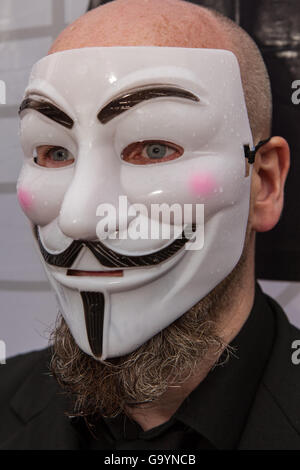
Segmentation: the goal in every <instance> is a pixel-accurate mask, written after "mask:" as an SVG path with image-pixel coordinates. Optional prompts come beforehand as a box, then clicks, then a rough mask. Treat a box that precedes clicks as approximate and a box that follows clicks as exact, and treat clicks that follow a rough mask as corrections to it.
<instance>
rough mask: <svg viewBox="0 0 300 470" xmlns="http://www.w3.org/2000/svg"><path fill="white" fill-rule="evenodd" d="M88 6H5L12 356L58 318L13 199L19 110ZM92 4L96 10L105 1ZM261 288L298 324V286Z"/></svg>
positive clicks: (3, 229)
mask: <svg viewBox="0 0 300 470" xmlns="http://www.w3.org/2000/svg"><path fill="white" fill-rule="evenodd" d="M162 1H163V0H162ZM88 3H89V2H88V0H1V2H0V80H4V81H5V83H6V88H7V89H6V104H0V216H1V219H0V250H1V252H0V340H3V341H5V343H6V348H7V350H6V352H7V356H8V357H9V356H12V355H15V354H17V353H21V352H25V351H30V350H33V349H39V348H42V347H44V346H46V345H47V342H48V335H49V331H50V330H51V326H52V325H53V323H54V321H55V318H56V312H57V307H56V302H55V297H54V294H53V293H52V292H51V291H50V288H49V285H48V283H47V281H46V277H45V274H44V272H43V269H42V267H41V266H40V262H39V259H38V256H37V254H36V253H35V249H34V245H33V240H32V235H31V233H30V230H29V227H28V224H27V219H26V218H25V216H24V215H23V214H22V212H21V210H20V209H19V206H18V204H17V200H16V190H15V188H16V179H17V175H18V172H19V169H20V167H21V163H22V152H21V149H20V144H19V141H18V117H17V111H18V106H19V104H20V101H21V98H22V94H23V91H24V88H25V86H26V84H27V80H28V76H29V72H30V69H31V67H32V65H33V64H34V63H35V62H36V61H37V60H38V59H40V58H41V57H43V56H44V55H45V54H46V53H47V50H48V48H49V47H50V45H51V43H52V41H53V39H54V38H55V37H56V36H57V35H58V33H59V32H60V31H61V30H62V29H63V28H64V27H65V26H66V25H67V24H69V23H70V22H72V21H73V20H74V19H76V18H77V17H78V16H80V15H81V14H83V13H84V12H85V11H86V9H87V7H88ZM92 3H94V5H95V6H96V5H97V4H99V3H100V2H99V1H98V2H97V0H96V1H95V2H92ZM219 3H220V5H221V3H222V2H221V1H219ZM227 3H228V1H227ZM277 3H279V2H277ZM281 3H284V2H283V1H282V2H281ZM94 5H93V6H94ZM274 26H275V25H274ZM298 78H299V79H300V76H299V77H298ZM291 106H292V104H291ZM294 158H295V157H294ZM292 171H293V169H292ZM299 176H300V175H299ZM298 217H299V214H298ZM294 236H295V234H294ZM298 237H299V234H298ZM260 256H261V255H260ZM274 256H275V255H274ZM295 263H296V260H295ZM260 283H261V285H262V287H263V289H264V290H265V292H267V293H269V294H270V295H272V296H273V297H274V298H275V299H277V300H278V302H279V303H280V304H281V305H282V306H283V307H284V309H285V310H286V312H287V314H288V315H289V317H290V319H291V321H292V322H293V323H294V324H297V325H298V326H300V283H299V282H287V281H284V280H282V281H270V280H261V281H260Z"/></svg>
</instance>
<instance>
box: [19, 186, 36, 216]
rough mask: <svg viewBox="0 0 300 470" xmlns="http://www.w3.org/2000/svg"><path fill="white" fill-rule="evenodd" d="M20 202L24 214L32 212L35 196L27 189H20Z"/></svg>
mask: <svg viewBox="0 0 300 470" xmlns="http://www.w3.org/2000/svg"><path fill="white" fill-rule="evenodd" d="M17 196H18V200H19V203H20V206H21V207H22V209H23V211H24V212H28V211H30V209H31V208H32V205H33V196H32V194H31V193H30V192H29V191H27V190H26V189H23V188H19V189H18V193H17Z"/></svg>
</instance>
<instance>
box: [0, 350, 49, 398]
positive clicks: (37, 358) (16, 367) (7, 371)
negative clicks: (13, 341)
mask: <svg viewBox="0 0 300 470" xmlns="http://www.w3.org/2000/svg"><path fill="white" fill-rule="evenodd" d="M49 361H50V349H43V350H40V351H33V352H29V353H26V354H19V355H17V356H14V357H11V358H9V359H7V361H6V364H2V365H1V366H0V383H1V387H0V403H3V400H5V397H7V398H8V399H9V398H11V397H12V394H13V393H14V392H16V391H17V390H18V389H19V387H21V386H22V384H23V383H24V381H25V380H26V379H27V378H28V377H29V376H30V375H31V374H32V372H33V371H34V370H35V371H36V370H37V368H38V369H40V371H41V372H42V371H43V369H46V367H47V363H48V362H49Z"/></svg>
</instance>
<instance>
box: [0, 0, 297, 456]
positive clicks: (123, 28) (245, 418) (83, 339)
mask: <svg viewBox="0 0 300 470" xmlns="http://www.w3.org/2000/svg"><path fill="white" fill-rule="evenodd" d="M120 46H121V47H120ZM128 46H129V47H128ZM133 46H134V47H133ZM228 51H229V52H228ZM232 53H233V54H232ZM236 58H237V60H238V62H237V60H236ZM240 75H241V78H240ZM241 79H242V81H241ZM245 105H246V106H245ZM246 107H247V108H246ZM271 108H272V107H271V96H270V87H269V82H268V77H267V73H266V70H265V67H264V64H263V62H262V59H261V57H260V54H259V52H258V50H257V49H256V47H255V45H254V44H253V42H252V41H251V39H250V38H249V37H248V36H247V35H246V34H245V33H244V32H243V31H242V30H240V29H239V28H238V27H237V26H235V25H234V24H233V23H231V22H230V21H229V20H226V19H225V18H223V17H222V16H220V15H217V14H216V13H214V12H213V11H210V10H207V9H203V8H200V7H198V6H195V5H191V4H188V3H186V2H183V1H181V0H166V1H165V2H163V3H162V2H160V1H157V0H152V1H151V2H148V1H146V0H144V1H140V0H139V1H138V0H116V1H115V2H112V3H110V4H107V5H104V6H101V7H99V8H98V9H96V10H94V11H92V12H89V13H88V14H86V15H84V16H83V17H81V18H80V19H79V20H77V21H76V22H75V23H74V24H72V25H71V26H69V27H68V28H66V30H65V31H63V32H62V34H61V35H60V36H59V37H58V39H57V40H56V41H55V43H54V44H53V46H52V48H51V50H50V53H49V55H48V56H47V57H46V58H44V59H42V60H41V61H40V62H39V63H38V64H37V65H36V66H35V68H34V70H33V72H32V76H31V79H30V84H29V86H28V88H27V89H26V93H25V97H24V100H23V102H22V104H21V107H20V118H21V139H22V145H23V149H24V153H25V163H24V167H23V170H22V173H21V176H20V179H19V183H18V197H19V201H20V204H21V206H22V208H23V210H24V212H25V213H26V215H27V216H28V217H29V219H30V220H31V223H32V226H33V229H34V235H35V238H36V241H37V245H38V249H39V251H40V253H41V257H42V262H43V264H44V266H45V269H46V272H47V274H48V277H49V280H50V282H51V284H52V286H53V288H54V289H55V292H56V294H57V297H58V300H59V304H60V310H61V313H62V315H63V318H60V320H59V323H58V325H57V327H56V329H55V331H54V332H53V348H51V349H50V350H46V351H42V352H36V353H31V354H27V355H23V356H18V357H16V358H13V359H11V360H10V361H9V364H8V365H7V366H5V367H3V368H1V394H0V403H1V416H2V420H1V433H0V442H1V444H0V447H1V448H3V449H19V448H21V449H78V448H85V449H299V448H300V436H299V433H300V429H299V411H298V406H297V405H298V398H297V396H299V388H300V384H299V378H298V377H299V374H297V367H296V366H295V365H294V364H293V362H292V359H291V356H292V352H293V349H292V345H293V343H294V341H295V340H297V339H298V338H299V332H298V331H297V329H296V328H294V327H292V326H291V325H290V324H289V323H288V321H287V319H286V317H285V315H284V313H283V312H282V310H281V309H280V307H279V306H278V305H277V304H276V303H275V302H274V301H273V300H272V299H269V298H268V297H267V296H265V295H264V294H263V293H262V292H261V290H260V288H259V286H258V285H256V284H255V279H254V243H255V233H256V232H263V231H267V230H270V229H272V228H273V227H274V226H275V225H276V223H277V222H278V220H279V218H280V214H281V211H282V207H283V192H284V183H285V179H286V176H287V173H288V168H289V148H288V144H287V143H286V141H285V140H284V139H282V138H280V137H273V138H271V139H269V137H270V136H269V133H270V126H271ZM247 113H248V115H247ZM248 116H249V121H250V124H249V121H248ZM252 137H253V141H252ZM120 196H126V197H128V198H129V200H130V203H129V206H130V205H131V204H132V203H139V204H140V206H141V203H143V204H144V206H143V207H146V208H148V207H149V206H151V205H153V204H154V203H156V202H159V203H169V204H172V203H174V202H179V206H180V207H181V206H183V205H184V204H185V203H188V204H189V203H190V202H193V203H201V204H202V205H203V204H204V206H205V219H204V227H205V239H204V243H203V244H202V245H201V243H200V246H198V249H197V247H196V249H195V250H194V249H193V247H192V248H191V249H190V250H188V246H190V247H191V245H192V244H193V242H192V241H191V242H190V243H191V245H189V241H188V240H189V237H188V236H187V235H186V234H184V235H183V237H181V238H180V237H177V235H178V233H177V235H176V234H175V232H176V230H175V229H176V228H178V227H182V224H180V223H178V224H177V221H174V220H172V221H170V223H169V224H167V223H166V224H165V225H168V226H169V228H170V227H171V228H172V230H173V231H172V234H171V240H172V241H171V242H170V241H168V242H167V243H166V241H165V240H162V238H159V239H158V240H157V239H155V238H154V237H152V238H151V237H146V239H126V238H122V236H120V237H119V238H117V239H116V238H114V237H113V236H112V235H113V234H115V233H118V234H119V235H121V234H123V232H124V230H125V229H124V227H125V228H126V229H127V228H128V226H131V221H130V220H131V219H130V220H129V222H128V220H126V223H125V225H124V220H123V219H122V217H124V213H125V212H126V211H125V210H124V207H123V208H120V206H119V208H118V216H119V218H117V217H115V216H113V217H112V219H114V222H115V219H117V223H116V224H115V225H114V224H112V226H110V225H109V224H110V222H111V219H109V220H108V225H109V228H108V232H109V235H111V236H110V237H108V238H105V237H104V235H105V233H104V232H105V230H104V228H103V226H101V227H102V228H101V230H100V229H99V225H98V224H97V222H98V221H99V217H97V216H100V215H103V213H102V212H101V211H100V210H99V206H100V209H101V207H102V206H101V204H102V203H104V204H106V203H110V204H112V205H113V206H114V207H116V206H117V199H118V197H120ZM201 204H200V205H201ZM129 209H130V207H129ZM128 214H129V216H130V217H131V218H133V221H134V220H138V222H139V223H140V224H142V223H143V222H145V220H147V221H149V220H151V223H152V227H158V226H159V227H161V226H163V225H164V224H163V223H162V222H161V220H160V219H156V218H155V217H152V213H151V216H148V215H147V216H144V214H142V215H136V214H133V213H132V212H130V210H129V211H128ZM115 215H116V214H115ZM200 215H201V212H200ZM192 219H193V220H192V223H193V225H196V227H197V229H196V234H197V235H199V234H200V235H201V233H202V234H203V230H202V229H203V220H202V219H201V217H196V218H195V214H194V213H193V217H192ZM106 234H107V233H106ZM194 235H195V234H194ZM191 240H193V238H192V239H191ZM200 241H201V237H200ZM194 243H195V239H194ZM183 246H184V249H183ZM194 247H195V245H194ZM49 362H50V363H51V364H50V368H51V372H52V375H49ZM53 376H54V377H55V378H54V377H53ZM55 379H56V380H55ZM62 391H65V392H69V393H68V394H62V393H61V392H62Z"/></svg>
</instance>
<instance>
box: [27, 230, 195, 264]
mask: <svg viewBox="0 0 300 470" xmlns="http://www.w3.org/2000/svg"><path fill="white" fill-rule="evenodd" d="M192 230H193V232H195V230H196V225H193V226H192ZM34 234H35V237H36V239H37V242H38V244H39V248H40V251H41V253H42V256H43V258H44V260H45V261H46V263H48V264H50V265H52V266H57V267H59V268H70V267H71V266H72V264H73V263H74V262H75V260H76V258H77V256H78V255H79V253H80V251H81V250H82V248H83V247H87V248H88V249H89V250H90V251H91V252H92V253H93V255H94V256H95V257H96V258H97V260H98V261H99V262H100V263H101V264H102V265H103V266H105V267H108V268H137V267H146V266H155V265H157V264H160V263H162V262H163V261H166V260H167V259H169V258H171V257H172V256H173V255H175V254H176V253H177V252H178V251H179V250H181V248H182V247H183V246H184V245H185V244H186V243H187V242H188V241H190V238H186V236H185V235H184V231H183V232H182V234H181V236H180V237H178V238H176V239H175V240H174V241H173V242H172V243H171V244H170V245H168V246H166V247H165V248H162V249H161V250H159V251H157V252H155V253H151V254H148V255H138V256H128V255H122V254H120V253H117V252H116V251H113V250H111V249H110V248H107V247H106V246H105V245H104V244H103V243H102V242H101V241H96V242H91V241H86V240H74V241H73V242H72V243H71V245H70V246H69V247H68V248H67V249H66V250H64V251H62V252H61V253H58V254H57V253H56V254H53V253H50V252H49V251H47V250H46V249H45V247H44V246H43V243H42V241H41V239H40V235H39V230H38V227H37V226H36V225H35V226H34Z"/></svg>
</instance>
